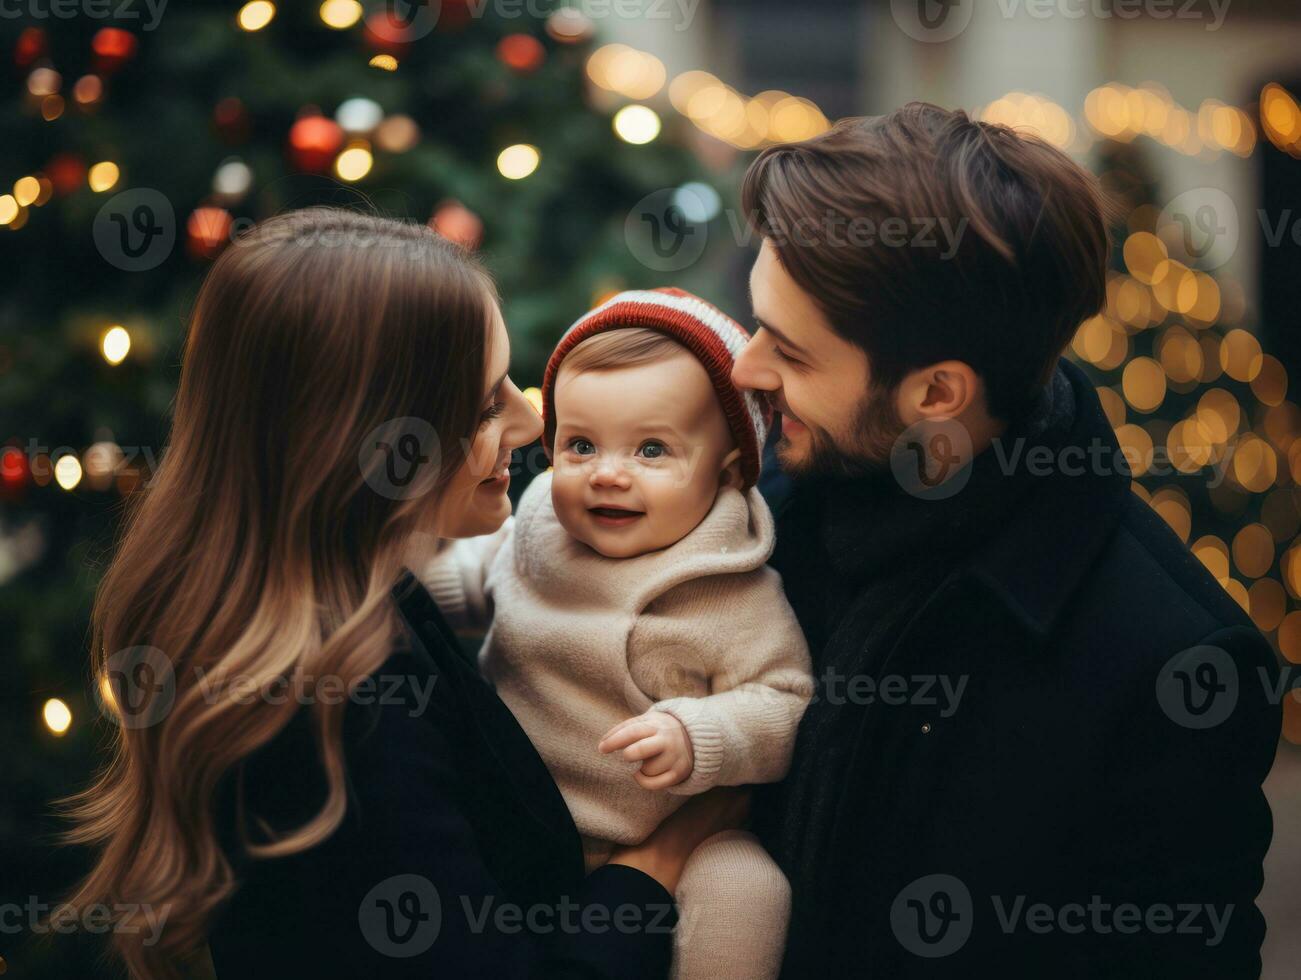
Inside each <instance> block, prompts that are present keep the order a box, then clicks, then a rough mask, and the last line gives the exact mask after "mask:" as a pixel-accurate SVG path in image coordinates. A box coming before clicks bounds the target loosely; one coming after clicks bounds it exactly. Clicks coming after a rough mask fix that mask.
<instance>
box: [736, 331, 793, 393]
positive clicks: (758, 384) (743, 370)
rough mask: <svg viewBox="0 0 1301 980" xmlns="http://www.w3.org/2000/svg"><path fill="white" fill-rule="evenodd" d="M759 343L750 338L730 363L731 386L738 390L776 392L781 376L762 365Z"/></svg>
mask: <svg viewBox="0 0 1301 980" xmlns="http://www.w3.org/2000/svg"><path fill="white" fill-rule="evenodd" d="M761 343H762V342H761V341H760V340H759V338H758V337H752V338H751V339H750V342H749V343H748V344H746V345H745V347H743V348H742V349H741V353H739V354H737V355H736V360H734V361H733V362H732V384H734V385H736V386H737V387H738V388H750V389H753V390H755V391H776V390H777V389H778V388H780V387H781V376H780V375H778V374H777V372H776V371H774V370H772V369H771V368H769V367H768V366H767V365H765V364H764V357H763V350H762V348H761V347H760V344H761Z"/></svg>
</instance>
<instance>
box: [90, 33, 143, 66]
mask: <svg viewBox="0 0 1301 980" xmlns="http://www.w3.org/2000/svg"><path fill="white" fill-rule="evenodd" d="M90 49H91V51H93V52H94V53H95V68H96V70H97V71H99V72H100V73H102V74H108V73H109V72H113V71H117V70H118V69H119V68H121V67H122V66H123V65H125V64H126V63H127V62H128V61H130V60H131V58H132V57H134V56H135V53H136V36H135V35H134V34H132V33H131V32H130V31H124V30H122V28H120V27H101V28H100V29H99V31H98V33H96V35H95V37H94V39H93V40H92V41H91V42H90Z"/></svg>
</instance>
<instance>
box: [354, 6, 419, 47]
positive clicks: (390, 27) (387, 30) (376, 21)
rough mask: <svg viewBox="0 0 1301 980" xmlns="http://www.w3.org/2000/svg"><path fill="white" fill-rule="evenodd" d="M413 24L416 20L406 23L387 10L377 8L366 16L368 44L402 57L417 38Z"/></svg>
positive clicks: (365, 32)
mask: <svg viewBox="0 0 1301 980" xmlns="http://www.w3.org/2000/svg"><path fill="white" fill-rule="evenodd" d="M413 24H414V21H412V23H411V24H404V23H402V22H400V21H397V20H395V19H394V18H392V17H390V16H389V15H388V12H387V11H385V10H377V11H375V13H373V14H371V15H370V16H369V17H367V18H366V27H365V31H364V35H365V38H366V45H367V47H369V48H370V49H371V50H372V51H376V52H380V53H383V54H391V55H393V56H395V57H401V56H402V55H404V54H406V51H407V49H408V48H409V47H411V42H412V41H414V40H415V30H414V29H413Z"/></svg>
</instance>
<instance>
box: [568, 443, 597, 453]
mask: <svg viewBox="0 0 1301 980" xmlns="http://www.w3.org/2000/svg"><path fill="white" fill-rule="evenodd" d="M569 448H570V449H571V450H572V451H573V452H576V453H578V455H579V456H590V455H592V453H594V452H596V447H595V446H594V445H592V443H591V440H588V439H570V440H569Z"/></svg>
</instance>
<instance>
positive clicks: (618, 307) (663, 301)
mask: <svg viewBox="0 0 1301 980" xmlns="http://www.w3.org/2000/svg"><path fill="white" fill-rule="evenodd" d="M623 327H644V328H646V329H650V330H658V331H660V332H661V333H665V334H668V335H669V336H670V337H672V338H673V339H675V340H676V341H678V343H680V344H682V346H683V347H685V348H686V349H687V350H689V351H690V352H691V353H692V354H694V355H695V356H696V358H697V359H699V361H700V363H701V364H703V365H704V367H705V371H706V372H708V374H709V380H710V381H711V382H712V383H713V385H714V391H715V393H716V394H717V395H718V401H719V403H720V404H721V405H722V407H723V414H724V415H726V416H727V424H728V426H729V427H730V428H731V430H732V436H733V438H735V439H736V445H737V446H738V448H740V450H741V458H740V462H741V478H742V480H743V482H744V483H745V488H746V489H747V490H748V489H749V488H750V487H752V486H754V483H755V481H756V480H758V479H759V467H760V465H761V458H762V455H763V444H764V440H765V439H767V437H768V427H769V426H770V425H771V424H772V407H771V406H770V405H769V404H768V401H767V399H764V398H761V397H760V396H759V395H758V394H757V393H755V392H753V391H749V390H745V391H743V390H740V389H738V388H737V387H736V385H734V384H733V383H732V364H733V361H734V359H735V358H736V355H737V354H739V353H741V348H743V347H744V346H745V345H746V344H747V343H748V342H749V340H750V335H749V334H748V333H746V331H745V328H744V327H742V326H741V325H740V324H739V323H737V322H736V321H735V320H733V319H732V318H731V317H730V316H728V315H727V314H726V313H724V312H723V311H722V310H720V309H718V308H717V307H715V306H713V305H711V304H709V303H706V302H705V301H704V300H703V299H701V298H700V297H699V296H693V295H692V294H691V293H688V292H686V291H684V290H681V289H673V288H669V287H665V288H662V289H646V290H639V289H633V290H628V291H626V292H622V293H619V294H617V295H615V296H613V297H611V298H610V299H609V300H608V301H606V302H605V303H602V304H601V305H600V306H598V307H597V308H596V309H594V310H592V311H590V312H589V313H587V314H585V315H584V316H582V317H580V318H579V319H578V321H577V322H576V323H575V324H574V325H573V326H572V327H570V328H569V329H568V330H567V331H566V332H565V335H564V336H563V337H561V338H560V343H559V344H557V345H556V349H555V350H554V351H553V352H552V354H551V359H550V360H549V361H548V362H547V369H546V372H545V373H544V374H543V376H542V419H543V425H544V431H543V436H542V438H543V448H544V449H545V450H546V453H547V458H548V459H550V458H551V454H552V444H553V443H554V442H555V438H556V412H555V401H554V399H555V389H556V375H557V374H558V373H559V371H560V362H561V361H563V360H564V359H565V356H566V355H567V354H568V353H569V352H570V351H571V350H573V349H574V348H575V347H577V346H578V345H579V344H581V343H582V342H583V341H584V340H586V339H587V338H588V337H591V336H593V335H595V334H598V333H603V332H604V331H607V330H618V329H620V328H623Z"/></svg>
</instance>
